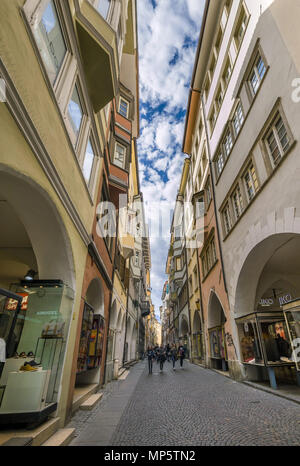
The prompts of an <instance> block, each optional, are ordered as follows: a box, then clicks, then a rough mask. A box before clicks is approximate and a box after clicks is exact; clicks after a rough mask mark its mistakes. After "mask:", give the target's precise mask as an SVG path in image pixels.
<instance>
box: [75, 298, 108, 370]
mask: <svg viewBox="0 0 300 466" xmlns="http://www.w3.org/2000/svg"><path fill="white" fill-rule="evenodd" d="M104 324H105V321H104V318H103V317H102V316H101V315H100V314H94V310H93V308H92V307H91V306H90V305H89V304H87V303H85V304H84V309H83V316H82V326H81V333H80V341H79V351H78V359H77V374H81V373H82V372H85V371H88V370H91V369H96V368H98V367H100V365H101V360H102V353H103V340H104Z"/></svg>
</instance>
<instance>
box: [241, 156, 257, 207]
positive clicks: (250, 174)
mask: <svg viewBox="0 0 300 466" xmlns="http://www.w3.org/2000/svg"><path fill="white" fill-rule="evenodd" d="M251 167H253V170H254V173H255V177H256V181H255V180H254V179H253V174H252V170H251ZM247 175H249V179H250V181H251V187H252V189H253V191H254V194H253V196H250V195H249V189H248V185H247V182H246V176H247ZM242 179H243V183H244V186H245V192H246V196H247V201H248V204H250V203H251V202H252V200H253V199H254V198H255V196H256V194H257V192H258V191H259V182H258V177H257V173H256V169H255V165H254V163H253V160H250V162H249V163H248V165H247V168H246V170H244V172H243V175H242ZM255 183H256V184H257V188H255Z"/></svg>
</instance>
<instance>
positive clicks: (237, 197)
mask: <svg viewBox="0 0 300 466" xmlns="http://www.w3.org/2000/svg"><path fill="white" fill-rule="evenodd" d="M231 198H232V203H233V208H234V213H235V218H236V220H238V219H239V218H240V216H241V214H242V212H243V210H244V207H243V198H242V194H241V190H240V186H239V185H237V187H236V188H235V191H234V193H233V194H232V197H231Z"/></svg>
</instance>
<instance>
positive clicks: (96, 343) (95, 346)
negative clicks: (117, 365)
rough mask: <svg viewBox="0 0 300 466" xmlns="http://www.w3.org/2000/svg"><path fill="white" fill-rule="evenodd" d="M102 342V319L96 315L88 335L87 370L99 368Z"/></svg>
mask: <svg viewBox="0 0 300 466" xmlns="http://www.w3.org/2000/svg"><path fill="white" fill-rule="evenodd" d="M103 340H104V318H103V317H102V316H101V315H99V314H96V315H94V318H93V324H92V329H91V331H90V335H89V343H88V357H87V368H88V369H95V368H98V367H100V365H101V360H102V352H103Z"/></svg>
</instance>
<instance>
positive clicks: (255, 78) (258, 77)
mask: <svg viewBox="0 0 300 466" xmlns="http://www.w3.org/2000/svg"><path fill="white" fill-rule="evenodd" d="M265 72H266V65H265V63H264V61H263V59H262V57H261V55H260V54H258V56H257V57H256V60H255V64H254V66H253V68H252V70H251V73H250V77H249V83H250V88H251V91H252V94H253V95H255V94H256V93H257V91H258V89H259V86H260V83H261V81H262V79H263V77H264V75H265Z"/></svg>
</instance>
